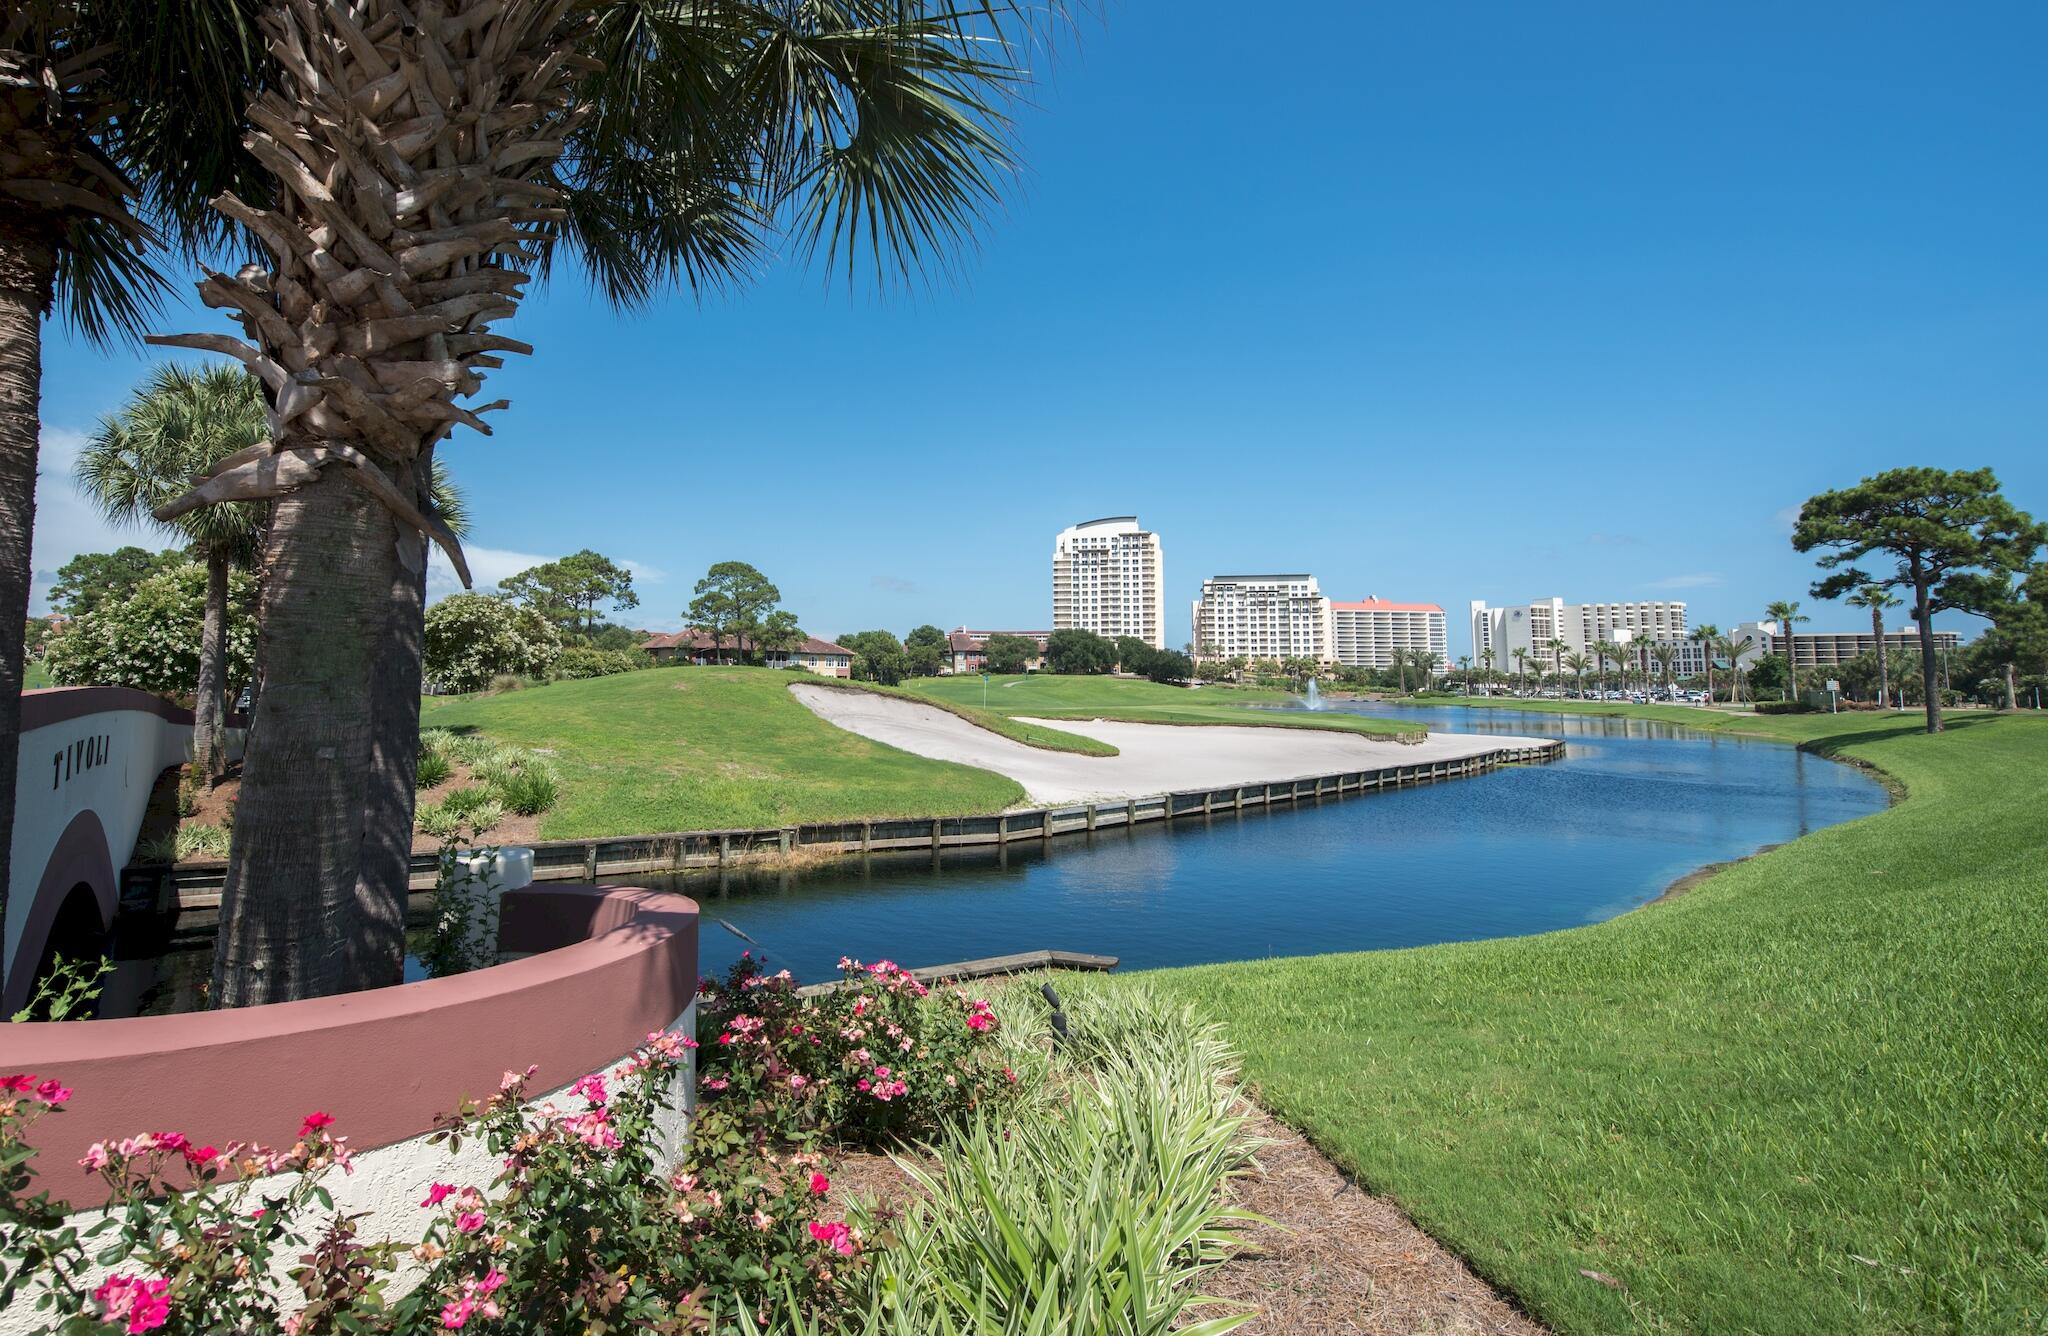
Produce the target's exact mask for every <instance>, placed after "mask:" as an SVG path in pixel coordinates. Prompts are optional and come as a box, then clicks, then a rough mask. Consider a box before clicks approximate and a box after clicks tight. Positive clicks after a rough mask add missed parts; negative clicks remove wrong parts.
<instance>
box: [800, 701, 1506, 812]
mask: <svg viewBox="0 0 2048 1336" xmlns="http://www.w3.org/2000/svg"><path fill="white" fill-rule="evenodd" d="M790 691H791V692H792V693H793V694H794V695H795V696H796V698H797V699H798V700H800V701H802V702H803V703H804V704H805V705H807V706H809V707H810V708H811V709H812V710H813V711H815V712H816V713H817V714H818V715H819V717H821V718H823V719H825V720H826V721H828V722H830V723H834V724H837V725H838V726H839V727H841V728H843V729H846V730H847V731H848V732H852V733H858V734H860V735H861V736H862V737H864V738H871V739H873V740H874V741H876V742H881V743H886V744H888V745H889V746H891V747H896V748H899V749H900V750H903V751H907V752H912V753H915V754H916V755H918V756H929V757H931V758H932V759H934V760H939V761H957V762H959V763H960V764H962V765H971V766H976V767H979V768H980V769H983V770H993V771H995V772H996V773H997V774H999V775H1007V776H1008V777H1009V778H1011V779H1014V780H1016V781H1017V782H1018V783H1019V784H1022V785H1023V786H1024V789H1025V792H1026V793H1028V794H1030V796H1031V801H1032V802H1033V803H1037V804H1041V805H1052V804H1061V803H1080V802H1114V801H1120V800H1122V799H1125V798H1142V797H1145V796H1147V795H1150V794H1154V793H1170V792H1174V791H1177V790H1181V789H1210V788H1223V787H1226V786H1228V785H1234V784H1271V783H1279V782H1280V781H1283V780H1289V779H1305V778H1307V777H1308V776H1311V775H1331V774H1337V773H1339V772H1342V771H1347V770H1376V769H1379V768H1380V767H1382V766H1395V765H1420V764H1426V763H1428V762H1432V761H1452V760H1459V759H1461V758H1463V757H1467V756H1476V755H1481V754H1484V753H1486V752H1491V751H1500V750H1503V749H1506V748H1519V747H1532V746H1539V745H1541V743H1542V741H1543V740H1542V739H1538V738H1514V737H1501V736H1497V735H1491V734H1489V735H1487V736H1484V737H1480V736H1473V735H1469V734H1461V733H1431V734H1430V735H1429V737H1428V739H1427V740H1425V741H1423V742H1422V743H1420V744H1413V745H1404V744H1402V743H1398V742H1392V741H1386V742H1381V741H1377V740H1375V739H1373V738H1369V737H1367V736H1365V735H1363V734H1359V733H1339V732H1335V731H1325V730H1321V729H1308V728H1261V727H1259V726H1258V725H1249V726H1246V727H1243V728H1240V727H1237V726H1235V725H1223V724H1131V723H1122V722H1117V721H1112V720H1107V719H1089V720H1075V719H1045V720H1031V721H1029V722H1032V723H1043V724H1044V725H1045V726H1046V727H1048V728H1058V729H1064V730H1065V731H1067V732H1069V733H1078V734H1081V735H1082V736H1084V737H1090V738H1094V739H1096V740H1098V741H1101V742H1107V743H1109V744H1110V745H1112V746H1114V747H1116V748H1117V750H1118V752H1119V753H1120V754H1119V755H1116V756H1077V755H1075V754H1074V753H1072V752H1055V751H1046V750H1045V749H1044V748H1041V747H1027V746H1025V745H1024V744H1023V743H1021V742H1012V741H1011V740H1010V739H1008V738H1005V737H1001V736H999V735H997V734H994V733H991V732H989V731H988V730H987V729H985V728H980V727H977V726H976V725H974V724H971V723H969V722H967V721H966V720H965V719H962V718H961V717H960V716H958V715H956V714H950V713H948V712H947V711H945V710H941V709H938V708H936V707H934V706H930V705H920V704H918V703H916V702H914V701H907V700H902V699H899V698H897V697H894V696H883V695H877V694H875V693H872V692H865V691H845V690H841V689H838V688H834V687H817V686H807V685H804V684H802V683H798V684H796V685H793V686H791V687H790Z"/></svg>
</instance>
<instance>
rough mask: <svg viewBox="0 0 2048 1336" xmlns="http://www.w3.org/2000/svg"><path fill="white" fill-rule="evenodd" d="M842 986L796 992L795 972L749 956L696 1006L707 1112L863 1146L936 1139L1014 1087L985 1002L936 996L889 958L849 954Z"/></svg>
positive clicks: (792, 1135)
mask: <svg viewBox="0 0 2048 1336" xmlns="http://www.w3.org/2000/svg"><path fill="white" fill-rule="evenodd" d="M840 969H841V971H842V972H843V974H844V981H843V983H842V985H841V986H840V988H839V989H838V990H837V991H835V992H831V993H827V994H824V995H822V996H818V997H809V998H805V997H799V996H798V995H797V992H796V984H795V982H794V981H793V980H792V979H791V978H790V975H789V971H788V970H783V971H782V972H781V973H779V974H774V975H766V974H762V973H761V971H760V966H759V964H758V962H756V961H755V960H754V958H753V956H752V954H751V953H748V954H746V955H743V956H741V958H740V959H739V961H738V962H737V963H736V964H735V965H734V966H733V968H732V971H731V973H730V974H728V975H727V977H726V979H725V981H724V982H723V983H722V984H717V983H713V982H711V981H709V980H706V981H705V983H704V984H703V986H702V987H701V988H700V990H699V995H698V1002H697V1034H698V1038H699V1040H700V1041H701V1043H702V1064H703V1072H704V1080H703V1088H704V1090H705V1091H706V1092H707V1094H706V1105H705V1106H704V1108H703V1109H702V1110H701V1111H700V1116H703V1117H707V1118H711V1119H712V1120H713V1123H714V1125H716V1126H720V1127H726V1128H730V1129H732V1130H733V1132H734V1134H736V1135H737V1134H742V1133H744V1134H747V1135H751V1134H753V1133H754V1131H756V1130H766V1131H768V1132H770V1133H772V1134H774V1135H778V1136H781V1137H784V1138H786V1139H788V1140H792V1141H802V1140H807V1139H810V1138H814V1137H817V1136H819V1135H821V1134H824V1133H827V1132H829V1133H830V1134H831V1135H833V1136H836V1137H838V1138H840V1139H842V1140H846V1141H850V1142H860V1143H866V1144H871V1145H872V1144H880V1143H883V1142H887V1141H891V1140H895V1139H899V1138H905V1137H916V1136H922V1135H926V1134H929V1133H931V1132H932V1131H934V1130H936V1129H937V1128H939V1127H941V1126H943V1125H944V1124H946V1123H947V1122H949V1121H952V1120H954V1119H957V1118H958V1117H959V1116H961V1115H963V1114H965V1113H966V1112H968V1111H969V1110H972V1109H975V1108H978V1107H981V1106H982V1105H983V1104H985V1103H987V1102H989V1101H991V1100H994V1099H1000V1098H1002V1097H1004V1096H1007V1095H1008V1094H1009V1093H1010V1091H1011V1088H1012V1087H1013V1086H1014V1085H1015V1084H1016V1080H1017V1074H1016V1071H1015V1069H1014V1068H1013V1067H1012V1066H1011V1065H1009V1064H1007V1063H1005V1062H1004V1061H1003V1058H1002V1052H1001V1047H1000V1045H999V1044H998V1042H997V1037H998V1034H999V1032H1000V1030H1001V1023H1000V1022H999V1021H998V1020H997V1018H996V1015H995V1011H994V1008H993V1007H992V1006H991V1004H990V1003H989V1002H988V1000H987V999H985V998H978V997H974V996H973V995H971V994H970V993H968V992H967V991H966V990H965V989H960V988H948V989H943V990H937V991H934V990H932V989H929V988H927V987H926V986H925V985H924V984H921V983H919V982H918V981H917V980H916V979H914V978H912V977H911V976H910V975H909V974H908V973H907V972H905V971H904V970H901V969H899V968H897V967H896V966H895V965H894V964H892V963H890V962H889V961H886V960H881V961H876V962H875V963H874V964H872V965H863V964H862V963H861V962H860V961H857V960H852V959H842V960H841V961H840Z"/></svg>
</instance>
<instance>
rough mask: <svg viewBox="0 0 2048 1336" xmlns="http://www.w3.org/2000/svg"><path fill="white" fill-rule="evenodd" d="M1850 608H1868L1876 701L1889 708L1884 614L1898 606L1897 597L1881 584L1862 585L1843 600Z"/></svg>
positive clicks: (1890, 701) (1889, 694)
mask: <svg viewBox="0 0 2048 1336" xmlns="http://www.w3.org/2000/svg"><path fill="white" fill-rule="evenodd" d="M1843 602H1845V603H1847V604H1848V605H1849V606H1850V607H1852V608H1868V609H1870V634H1871V638H1872V639H1874V640H1876V641H1877V703H1878V704H1879V705H1880V706H1883V707H1884V708H1885V709H1890V708H1891V703H1892V694H1891V675H1890V672H1889V669H1888V667H1887V665H1886V663H1885V644H1884V615H1885V613H1886V612H1887V611H1889V610H1890V609H1892V608H1896V607H1898V606H1900V603H1899V599H1898V597H1897V596H1896V595H1895V594H1893V593H1892V591H1891V590H1889V589H1886V588H1885V587H1884V586H1882V585H1864V586H1863V587H1862V588H1861V589H1858V590H1856V591H1855V592H1854V593H1852V594H1850V595H1849V596H1848V597H1847V598H1845V599H1844V600H1843Z"/></svg>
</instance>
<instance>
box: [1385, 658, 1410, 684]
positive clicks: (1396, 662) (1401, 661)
mask: <svg viewBox="0 0 2048 1336" xmlns="http://www.w3.org/2000/svg"><path fill="white" fill-rule="evenodd" d="M1387 666H1388V667H1389V668H1392V669H1393V670H1394V671H1395V672H1396V673H1398V674H1400V679H1401V691H1402V693H1403V694H1406V692H1407V690H1408V651H1407V650H1405V649H1396V650H1393V651H1390V652H1389V653H1388V655H1387Z"/></svg>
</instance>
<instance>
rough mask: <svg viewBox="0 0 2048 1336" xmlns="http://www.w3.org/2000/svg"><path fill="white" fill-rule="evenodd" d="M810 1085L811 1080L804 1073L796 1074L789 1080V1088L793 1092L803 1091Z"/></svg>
mask: <svg viewBox="0 0 2048 1336" xmlns="http://www.w3.org/2000/svg"><path fill="white" fill-rule="evenodd" d="M810 1083H811V1080H810V1078H809V1077H807V1076H805V1075H804V1074H803V1073H802V1072H796V1073H794V1074H793V1075H791V1077H790V1078H789V1088H790V1089H791V1090H802V1089H803V1088H804V1087H805V1086H807V1085H809V1084H810Z"/></svg>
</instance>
